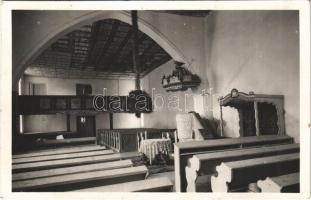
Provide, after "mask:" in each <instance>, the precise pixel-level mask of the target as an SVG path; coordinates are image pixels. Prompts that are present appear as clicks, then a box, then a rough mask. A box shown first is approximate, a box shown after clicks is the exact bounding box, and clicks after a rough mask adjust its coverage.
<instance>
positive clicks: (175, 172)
mask: <svg viewBox="0 0 311 200" xmlns="http://www.w3.org/2000/svg"><path fill="white" fill-rule="evenodd" d="M12 42H13V43H12V45H13V46H12V47H13V52H12V56H13V59H12V62H13V63H12V66H13V67H12V86H13V87H12V90H13V91H12V122H13V123H12V153H13V155H12V191H13V192H31V191H32V192H33V191H35V192H44V191H45V192H57V191H58V192H59V191H61V192H90V191H93V192H253V193H266V192H274V193H282V192H296V193H297V192H299V189H300V184H299V183H300V182H299V163H300V162H299V161H300V155H299V151H300V133H299V116H300V115H299V92H300V88H299V56H300V55H299V12H298V11H295V10H256V11H255V10H252V11H248V10H199V11H196V10H157V11H151V10H150V11H147V10H139V11H87V10H84V11H75V10H71V11H69V10H67V11H60V10H58V11H56V10H49V11H48V10H13V11H12Z"/></svg>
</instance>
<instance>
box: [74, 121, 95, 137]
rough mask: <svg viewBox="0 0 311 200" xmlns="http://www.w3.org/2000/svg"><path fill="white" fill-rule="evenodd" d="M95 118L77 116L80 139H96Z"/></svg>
mask: <svg viewBox="0 0 311 200" xmlns="http://www.w3.org/2000/svg"><path fill="white" fill-rule="evenodd" d="M95 127H96V124H95V116H77V134H78V137H95V129H96V128H95Z"/></svg>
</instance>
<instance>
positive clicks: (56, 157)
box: [12, 150, 114, 164]
mask: <svg viewBox="0 0 311 200" xmlns="http://www.w3.org/2000/svg"><path fill="white" fill-rule="evenodd" d="M113 153H114V151H113V150H103V151H90V152H81V153H70V154H59V155H48V156H37V157H30V158H18V159H13V161H12V162H13V164H21V163H33V162H39V161H50V160H61V159H70V158H83V157H89V156H99V155H108V154H113Z"/></svg>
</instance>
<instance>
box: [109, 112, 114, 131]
mask: <svg viewBox="0 0 311 200" xmlns="http://www.w3.org/2000/svg"><path fill="white" fill-rule="evenodd" d="M109 124H110V129H111V130H112V129H113V113H109Z"/></svg>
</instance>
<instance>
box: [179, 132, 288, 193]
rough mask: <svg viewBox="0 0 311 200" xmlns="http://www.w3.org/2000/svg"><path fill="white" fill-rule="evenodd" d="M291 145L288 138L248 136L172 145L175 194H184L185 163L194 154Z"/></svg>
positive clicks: (185, 185)
mask: <svg viewBox="0 0 311 200" xmlns="http://www.w3.org/2000/svg"><path fill="white" fill-rule="evenodd" d="M288 143H293V138H291V137H289V136H277V135H267V136H250V137H241V138H225V139H215V140H204V141H193V142H181V143H177V144H176V143H175V144H174V165H175V188H176V192H186V187H187V184H186V175H185V167H186V165H187V161H188V159H189V158H191V157H192V156H193V155H194V154H200V153H206V152H212V151H217V150H225V149H234V148H246V147H252V146H263V145H273V144H288Z"/></svg>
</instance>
